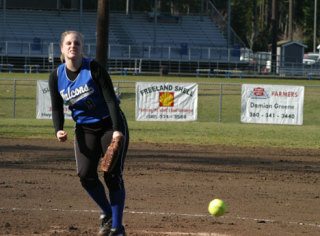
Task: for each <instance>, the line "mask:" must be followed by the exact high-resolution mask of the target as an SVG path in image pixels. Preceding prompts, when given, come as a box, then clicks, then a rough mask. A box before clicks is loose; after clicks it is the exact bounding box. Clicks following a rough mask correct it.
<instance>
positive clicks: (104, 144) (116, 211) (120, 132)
mask: <svg viewBox="0 0 320 236" xmlns="http://www.w3.org/2000/svg"><path fill="white" fill-rule="evenodd" d="M83 45H84V42H83V36H82V34H81V33H79V32H77V31H66V32H64V33H62V35H61V40H60V49H61V60H62V64H61V65H59V66H58V68H57V69H55V70H54V71H53V72H52V73H51V74H50V77H49V88H50V94H51V103H52V120H53V125H54V129H55V133H56V137H57V139H58V140H59V141H60V142H64V141H66V140H67V137H68V134H67V132H66V131H65V130H64V104H65V105H67V106H68V107H69V109H70V110H71V114H72V118H73V120H74V121H75V141H74V150H75V159H76V167H77V173H78V176H79V178H80V182H81V185H82V187H83V188H84V189H85V190H86V192H87V193H88V194H89V196H90V197H91V198H92V200H93V201H95V203H96V204H97V205H98V206H99V207H100V209H101V215H100V220H101V225H100V228H99V232H98V235H100V236H104V235H108V236H115V235H117V236H121V235H125V228H124V226H123V223H122V218H123V210H124V204H125V197H126V196H125V194H126V192H125V186H124V181H123V175H122V172H123V164H124V160H125V156H126V153H127V148H128V142H129V133H128V127H127V122H126V118H125V116H124V114H123V113H122V111H121V109H120V107H119V102H118V100H117V97H116V94H115V92H114V88H113V84H112V81H111V79H110V76H109V75H108V73H107V71H106V70H105V69H104V67H102V66H101V65H99V63H98V62H96V61H94V60H91V59H88V58H85V57H84V56H83ZM119 136H122V140H124V141H123V145H121V150H120V151H119V156H118V158H117V161H116V164H115V165H114V167H113V169H112V170H110V171H109V172H104V175H103V177H104V182H105V184H106V187H107V189H108V192H109V198H108V197H107V194H106V192H105V187H104V185H103V183H102V182H101V181H100V179H99V175H98V171H97V169H98V165H99V160H100V158H101V157H102V155H103V154H104V153H105V152H106V150H107V148H108V146H109V144H110V143H111V140H112V139H115V138H117V137H119Z"/></svg>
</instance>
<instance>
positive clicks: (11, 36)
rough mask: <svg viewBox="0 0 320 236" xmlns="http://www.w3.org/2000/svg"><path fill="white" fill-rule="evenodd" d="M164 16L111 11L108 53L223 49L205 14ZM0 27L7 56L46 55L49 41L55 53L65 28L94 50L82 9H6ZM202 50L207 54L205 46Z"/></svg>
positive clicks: (91, 25) (91, 24) (89, 17)
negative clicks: (6, 43) (129, 46)
mask: <svg viewBox="0 0 320 236" xmlns="http://www.w3.org/2000/svg"><path fill="white" fill-rule="evenodd" d="M168 19H169V21H168ZM168 19H167V20H166V21H161V20H158V22H157V24H156V25H155V23H154V19H152V18H150V16H149V15H148V14H147V13H141V12H140V13H132V14H131V15H126V14H124V13H111V14H110V28H109V44H110V45H113V46H114V45H116V47H115V48H116V50H114V49H113V50H112V52H115V53H118V54H117V55H120V56H123V55H126V54H128V53H129V52H128V49H127V46H128V45H131V46H132V48H133V49H132V50H131V52H130V53H131V54H134V53H136V55H137V56H139V57H141V56H143V55H142V54H141V51H143V50H145V48H146V47H150V46H152V47H163V46H166V47H172V48H173V50H172V52H171V53H172V54H173V53H177V54H181V45H184V46H185V47H187V49H189V48H194V51H195V52H196V53H202V52H201V50H202V49H201V50H198V49H199V48H201V47H216V48H217V47H221V48H223V47H226V45H227V42H226V39H225V38H224V36H223V34H222V33H221V32H220V31H219V29H218V28H217V27H216V26H215V24H214V23H213V22H212V20H211V19H210V17H209V16H202V17H200V16H179V17H176V18H174V19H173V20H172V21H170V18H168ZM0 26H1V28H2V29H3V30H2V33H3V35H4V37H3V39H4V40H3V41H6V42H9V45H11V46H10V47H8V48H7V50H6V53H7V54H8V55H23V54H28V55H30V52H31V54H33V55H35V56H39V55H40V56H41V55H42V56H47V55H48V44H50V43H54V44H56V45H55V47H54V48H55V51H57V50H58V52H56V55H58V54H59V47H58V43H59V39H60V34H61V33H62V32H63V31H65V30H79V31H81V32H82V33H83V35H84V37H85V42H86V50H88V51H89V52H90V53H91V54H94V52H95V41H96V12H83V13H82V15H81V16H80V15H79V12H74V11H49V10H22V9H21V10H19V9H7V11H6V25H3V22H1V23H0ZM2 44H3V42H2ZM12 45H14V46H12ZM117 50H119V52H116V51H117ZM204 50H205V51H204V53H207V49H204ZM2 53H3V51H2ZM90 53H89V54H90ZM213 54H214V53H213ZM31 56H32V55H31ZM213 56H214V55H213Z"/></svg>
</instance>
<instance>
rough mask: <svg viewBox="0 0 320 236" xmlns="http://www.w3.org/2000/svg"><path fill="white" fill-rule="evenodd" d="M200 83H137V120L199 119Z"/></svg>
mask: <svg viewBox="0 0 320 236" xmlns="http://www.w3.org/2000/svg"><path fill="white" fill-rule="evenodd" d="M197 111H198V85H197V84H196V83H161V82H154V83H153V82H137V83H136V120H138V121H194V120H197Z"/></svg>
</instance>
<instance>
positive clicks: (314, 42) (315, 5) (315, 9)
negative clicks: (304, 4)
mask: <svg viewBox="0 0 320 236" xmlns="http://www.w3.org/2000/svg"><path fill="white" fill-rule="evenodd" d="M317 2H318V0H314V17H313V52H316V41H317Z"/></svg>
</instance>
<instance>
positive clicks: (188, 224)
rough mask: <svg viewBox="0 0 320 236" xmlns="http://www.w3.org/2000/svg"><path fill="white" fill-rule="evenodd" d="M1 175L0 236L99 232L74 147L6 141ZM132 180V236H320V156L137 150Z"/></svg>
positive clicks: (1, 143)
mask: <svg viewBox="0 0 320 236" xmlns="http://www.w3.org/2000/svg"><path fill="white" fill-rule="evenodd" d="M0 168H1V170H0V214H1V217H0V235H95V234H96V232H97V229H98V225H99V221H98V216H99V211H98V208H97V207H96V206H95V205H94V204H93V203H92V202H91V201H90V200H89V198H88V196H87V195H86V194H85V192H84V191H83V190H82V188H81V186H80V183H79V181H78V177H77V176H76V172H75V161H74V158H73V149H72V142H68V143H64V144H63V143H58V142H56V141H55V140H22V139H0ZM125 181H126V187H127V202H126V208H125V219H124V223H125V226H126V229H127V232H128V235H194V236H197V235H199V236H206V235H208V236H209V235H246V236H251V235H255V236H256V235H279V236H280V235H281V236H285V235H309V236H310V235H320V187H319V186H320V150H312V151H311V150H301V149H297V150H292V149H290V150H286V149H260V148H255V149H254V148H234V147H226V146H203V147H192V146H184V145H152V144H138V143H135V144H130V147H129V153H128V157H127V161H126V167H125ZM213 198H221V199H224V200H225V202H226V203H227V205H228V212H227V213H226V214H225V215H224V216H222V217H219V218H214V217H211V216H209V214H208V212H207V206H208V203H209V201H210V200H211V199H213Z"/></svg>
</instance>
